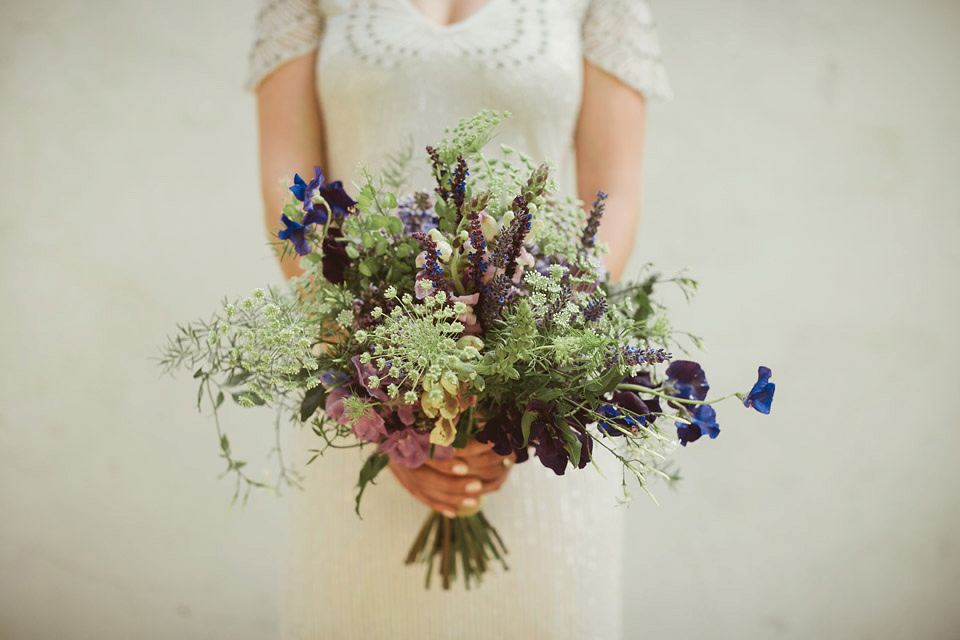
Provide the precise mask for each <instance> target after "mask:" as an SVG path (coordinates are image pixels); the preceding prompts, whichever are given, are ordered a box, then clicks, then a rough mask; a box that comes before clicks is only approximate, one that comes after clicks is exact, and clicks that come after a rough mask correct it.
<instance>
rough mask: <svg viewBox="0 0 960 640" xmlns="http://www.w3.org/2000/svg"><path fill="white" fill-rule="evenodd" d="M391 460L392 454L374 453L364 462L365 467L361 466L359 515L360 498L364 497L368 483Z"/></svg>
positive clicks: (357, 509)
mask: <svg viewBox="0 0 960 640" xmlns="http://www.w3.org/2000/svg"><path fill="white" fill-rule="evenodd" d="M389 462H390V456H388V455H387V454H385V453H373V454H371V455H370V457H369V458H367V460H366V462H364V463H363V467H361V468H360V479H359V480H358V481H357V487H358V488H357V498H356V503H357V504H356V507H355V511H356V512H357V515H358V516H359V515H360V499H361V498H363V491H364V489H366V488H367V485H368V484H370V483H371V482H373V481H374V479H375V478H376V477H377V475H379V473H380V472H381V471H383V469H384V468H385V467H386V466H387V463H389ZM374 484H375V483H374Z"/></svg>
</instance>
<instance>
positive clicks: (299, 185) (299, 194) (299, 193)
mask: <svg viewBox="0 0 960 640" xmlns="http://www.w3.org/2000/svg"><path fill="white" fill-rule="evenodd" d="M306 190H307V183H306V182H304V181H303V178H301V177H300V174H299V173H295V174H293V186H292V187H290V191H291V193H293V197H294V198H296V199H297V200H299V201H300V202H303V198H304V195H305V193H306Z"/></svg>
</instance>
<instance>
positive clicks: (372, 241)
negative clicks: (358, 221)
mask: <svg viewBox="0 0 960 640" xmlns="http://www.w3.org/2000/svg"><path fill="white" fill-rule="evenodd" d="M360 242H362V243H363V248H364V249H372V248H373V247H374V245H376V244H377V240H376V238H374V237H373V234H372V233H369V232H368V233H364V234H363V235H362V236H361V237H360Z"/></svg>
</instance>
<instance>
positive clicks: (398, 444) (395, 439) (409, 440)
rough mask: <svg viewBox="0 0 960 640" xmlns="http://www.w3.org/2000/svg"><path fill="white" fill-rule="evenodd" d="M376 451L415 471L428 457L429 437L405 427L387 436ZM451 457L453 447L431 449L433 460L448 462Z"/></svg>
mask: <svg viewBox="0 0 960 640" xmlns="http://www.w3.org/2000/svg"><path fill="white" fill-rule="evenodd" d="M377 451H379V452H380V453H385V454H387V455H388V456H390V461H391V462H393V463H394V464H402V465H404V466H406V467H410V468H411V469H415V468H416V467H419V466H420V465H422V464H423V463H424V462H426V461H427V459H428V458H429V457H430V437H429V436H428V435H427V434H426V433H421V432H420V431H417V430H416V429H414V428H413V427H407V428H406V429H400V430H399V431H394V432H393V433H391V434H389V435H388V436H387V438H386V439H385V440H384V441H383V442H381V443H380V446H379V447H377ZM452 457H453V447H434V448H433V458H434V460H449V459H450V458H452Z"/></svg>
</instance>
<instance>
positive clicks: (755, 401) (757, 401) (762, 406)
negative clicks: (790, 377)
mask: <svg viewBox="0 0 960 640" xmlns="http://www.w3.org/2000/svg"><path fill="white" fill-rule="evenodd" d="M771 373H772V372H771V371H770V369H769V368H768V367H763V366H761V367H759V368H758V369H757V382H756V384H754V385H753V388H752V389H750V393H748V394H747V397H746V398H744V399H743V406H745V407H753V408H754V409H756V410H757V411H759V412H760V413H763V414H769V413H770V405H771V404H772V403H773V392H774V389H776V385H775V384H774V383H773V382H770V375H771Z"/></svg>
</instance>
